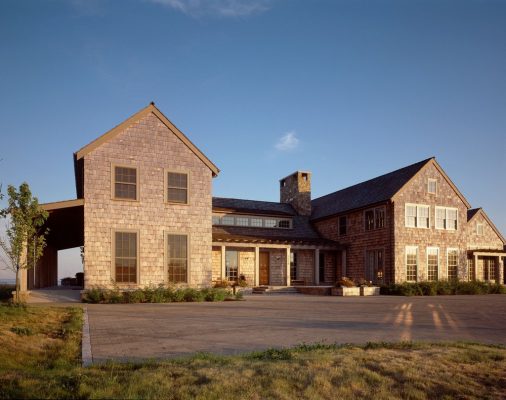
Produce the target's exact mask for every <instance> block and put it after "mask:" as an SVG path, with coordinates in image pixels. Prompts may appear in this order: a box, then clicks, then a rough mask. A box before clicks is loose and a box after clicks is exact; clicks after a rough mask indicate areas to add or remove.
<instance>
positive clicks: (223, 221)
mask: <svg viewBox="0 0 506 400" xmlns="http://www.w3.org/2000/svg"><path fill="white" fill-rule="evenodd" d="M221 224H222V225H234V217H229V216H228V215H226V216H224V217H222V218H221Z"/></svg>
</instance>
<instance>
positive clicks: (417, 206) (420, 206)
mask: <svg viewBox="0 0 506 400" xmlns="http://www.w3.org/2000/svg"><path fill="white" fill-rule="evenodd" d="M408 207H415V208H416V221H415V225H414V226H411V225H408ZM422 207H424V208H428V209H429V226H420V225H419V222H420V213H419V211H418V209H419V208H422ZM404 227H405V228H417V229H431V228H432V218H431V212H430V205H429V204H416V203H405V204H404Z"/></svg>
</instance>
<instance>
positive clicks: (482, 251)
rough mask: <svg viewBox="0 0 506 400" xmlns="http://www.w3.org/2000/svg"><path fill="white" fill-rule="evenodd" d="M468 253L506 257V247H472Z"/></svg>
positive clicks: (471, 254)
mask: <svg viewBox="0 0 506 400" xmlns="http://www.w3.org/2000/svg"><path fill="white" fill-rule="evenodd" d="M467 254H468V255H470V256H474V255H480V256H482V255H483V256H499V257H506V249H505V250H501V249H472V250H467Z"/></svg>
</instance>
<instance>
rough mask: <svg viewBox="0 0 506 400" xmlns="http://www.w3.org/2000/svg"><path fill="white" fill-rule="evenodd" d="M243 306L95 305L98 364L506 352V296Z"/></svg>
mask: <svg viewBox="0 0 506 400" xmlns="http://www.w3.org/2000/svg"><path fill="white" fill-rule="evenodd" d="M246 299H247V300H246V301H244V302H229V303H199V304H188V303H184V304H131V305H89V306H88V313H89V322H90V329H91V345H92V353H93V360H94V361H95V362H96V361H99V362H100V361H104V360H106V359H111V358H115V359H120V360H126V359H129V360H135V359H143V358H166V357H174V356H181V355H186V354H191V353H195V352H212V353H218V354H236V353H241V352H245V351H251V350H261V349H266V348H270V347H282V346H294V345H297V344H300V343H314V342H327V343H335V342H337V343H365V342H368V341H399V340H429V341H430V340H468V341H480V342H485V343H502V344H506V295H489V296H444V297H443V296H441V297H389V296H380V297H365V298H364V297H362V298H342V297H330V296H329V297H313V296H302V295H298V296H297V295H295V296H258V297H255V296H248V297H247V298H246Z"/></svg>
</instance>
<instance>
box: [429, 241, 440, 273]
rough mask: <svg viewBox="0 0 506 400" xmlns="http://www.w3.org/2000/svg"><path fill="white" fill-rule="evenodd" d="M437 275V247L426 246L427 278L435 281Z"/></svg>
mask: <svg viewBox="0 0 506 400" xmlns="http://www.w3.org/2000/svg"><path fill="white" fill-rule="evenodd" d="M438 275H439V249H438V248H437V247H428V248H427V280H429V281H437V280H438Z"/></svg>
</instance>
